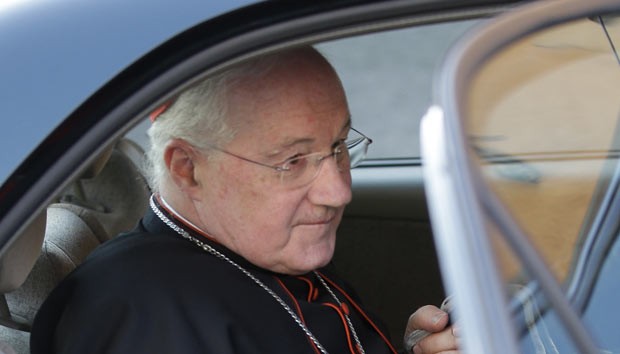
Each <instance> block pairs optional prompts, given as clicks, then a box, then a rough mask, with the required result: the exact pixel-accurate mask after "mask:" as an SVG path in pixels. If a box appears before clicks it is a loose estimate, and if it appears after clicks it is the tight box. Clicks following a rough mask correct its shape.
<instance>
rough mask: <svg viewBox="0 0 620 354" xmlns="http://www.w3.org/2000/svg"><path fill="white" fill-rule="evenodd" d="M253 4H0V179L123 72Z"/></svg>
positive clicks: (141, 0) (242, 0) (75, 0)
mask: <svg viewBox="0 0 620 354" xmlns="http://www.w3.org/2000/svg"><path fill="white" fill-rule="evenodd" d="M252 2H255V1H250V0H227V1H202V0H183V1H169V0H132V1H123V0H110V1H89V2H84V1H81V0H54V1H47V0H13V1H12V0H8V1H6V2H2V3H0V33H3V35H2V36H0V48H1V50H0V63H2V65H0V77H2V81H3V84H2V85H0V97H2V99H1V100H0V101H1V104H0V117H2V122H4V123H5V124H4V126H3V127H2V129H0V141H2V148H3V149H5V150H6V149H10V153H3V154H0V181H4V180H5V179H6V178H7V177H8V175H9V174H10V173H11V172H12V171H13V170H14V169H15V168H16V167H17V166H18V165H19V163H21V161H22V160H24V158H25V157H26V156H28V155H29V153H30V152H31V151H32V150H33V149H34V148H35V147H36V146H37V144H38V142H40V141H42V140H43V139H44V138H45V137H46V136H47V135H48V134H49V133H50V132H51V131H52V130H53V129H54V128H55V127H56V126H58V125H59V124H60V122H61V121H62V120H63V119H64V118H66V117H67V116H68V115H69V114H70V113H71V112H72V111H73V110H74V109H75V108H76V107H77V106H79V105H80V104H81V103H82V102H83V101H85V100H86V99H87V98H88V97H89V96H90V95H92V94H93V93H94V92H95V91H96V90H97V89H99V88H100V87H101V86H103V85H104V84H105V83H106V82H107V81H109V80H110V79H111V78H113V77H114V76H116V74H118V73H119V72H121V71H122V70H123V69H124V68H126V67H127V66H128V65H130V64H131V63H133V62H135V61H136V60H137V59H139V58H140V57H141V56H142V55H143V54H145V53H147V52H149V51H151V50H152V49H153V48H155V47H157V46H158V45H159V44H161V43H163V42H165V41H166V40H167V39H170V38H172V37H173V36H174V35H176V34H178V33H180V32H182V31H184V30H186V29H187V28H190V27H192V26H194V25H196V24H198V23H200V22H202V21H204V20H205V19H210V18H213V17H216V16H218V15H220V14H223V13H226V12H229V11H231V10H234V9H237V8H240V7H243V6H245V5H248V4H250V3H252Z"/></svg>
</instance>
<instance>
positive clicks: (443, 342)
mask: <svg viewBox="0 0 620 354" xmlns="http://www.w3.org/2000/svg"><path fill="white" fill-rule="evenodd" d="M448 323H449V316H448V313H447V312H444V311H442V310H440V309H438V308H437V307H435V306H432V305H426V306H423V307H420V308H419V309H418V310H417V311H416V312H414V313H413V314H412V315H411V316H410V317H409V321H408V322H407V329H406V330H405V342H407V338H408V337H409V338H410V335H411V334H412V332H414V331H416V330H423V331H426V332H429V333H430V334H429V335H428V336H427V337H425V338H423V339H421V340H419V341H418V342H417V343H416V344H415V345H414V346H413V348H411V347H410V348H406V349H407V350H409V351H410V352H413V353H415V354H438V353H441V354H458V350H457V337H456V335H455V329H454V327H453V326H450V327H446V326H447V325H448Z"/></svg>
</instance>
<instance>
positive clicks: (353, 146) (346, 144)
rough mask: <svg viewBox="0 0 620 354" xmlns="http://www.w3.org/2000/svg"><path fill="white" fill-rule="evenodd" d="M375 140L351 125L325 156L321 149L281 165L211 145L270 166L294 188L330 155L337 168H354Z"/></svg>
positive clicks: (315, 173)
mask: <svg viewBox="0 0 620 354" xmlns="http://www.w3.org/2000/svg"><path fill="white" fill-rule="evenodd" d="M371 143H372V139H370V138H369V137H367V136H366V135H364V134H362V133H361V132H359V131H358V130H356V129H354V128H351V129H350V130H349V136H348V137H347V139H346V140H341V141H339V142H337V143H336V144H335V145H334V147H333V148H332V151H331V152H330V153H329V154H327V155H324V154H323V153H321V152H314V153H310V154H306V155H300V156H295V157H292V158H290V159H287V160H286V161H284V162H283V163H281V164H279V165H268V164H264V163H262V162H258V161H254V160H250V159H248V158H245V157H243V156H239V155H237V154H233V153H232V152H229V151H226V150H224V149H220V148H219V147H217V146H212V145H208V147H209V148H211V149H213V150H217V151H220V152H223V153H225V154H227V155H230V156H234V157H236V158H238V159H241V160H243V161H246V162H251V163H253V164H255V165H258V166H263V167H268V168H271V169H273V170H275V171H276V172H278V174H279V177H280V182H281V183H282V185H285V186H288V187H291V188H295V187H301V186H304V185H306V184H308V183H310V182H312V181H313V180H314V179H315V178H316V176H318V174H319V171H320V170H321V166H322V165H323V164H322V162H323V161H324V160H326V159H327V158H328V157H334V160H335V161H336V164H337V166H338V170H340V171H345V170H348V169H351V168H354V167H356V166H358V165H359V164H360V162H362V161H363V160H364V158H366V153H367V152H368V145H370V144H371Z"/></svg>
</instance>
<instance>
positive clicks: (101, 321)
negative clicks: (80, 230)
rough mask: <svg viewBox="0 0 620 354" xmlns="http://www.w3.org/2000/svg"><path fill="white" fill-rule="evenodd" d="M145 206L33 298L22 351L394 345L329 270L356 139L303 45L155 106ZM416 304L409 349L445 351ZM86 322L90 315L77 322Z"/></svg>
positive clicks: (217, 353) (326, 76)
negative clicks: (414, 339)
mask: <svg viewBox="0 0 620 354" xmlns="http://www.w3.org/2000/svg"><path fill="white" fill-rule="evenodd" d="M153 119H154V122H153V125H152V127H151V129H150V131H149V135H150V138H151V143H152V150H151V151H150V153H149V159H150V162H151V174H150V184H151V187H152V188H153V191H154V195H153V197H152V198H151V201H150V205H151V210H150V211H149V213H147V215H145V217H144V218H143V219H142V221H141V222H140V224H139V225H138V226H137V227H136V229H135V230H133V231H132V232H130V233H128V234H124V235H121V236H119V237H117V238H116V239H114V240H112V241H110V242H108V243H106V244H104V245H103V246H102V247H100V248H99V249H97V250H96V251H95V252H94V253H93V255H92V256H91V257H89V259H88V260H87V261H86V262H85V263H84V264H83V265H82V266H80V267H79V268H78V269H77V271H76V272H74V273H73V274H72V275H70V276H69V277H68V278H67V279H66V280H65V281H64V282H63V283H62V284H61V285H60V286H59V287H58V288H57V289H56V290H55V291H54V292H53V293H52V294H51V295H50V297H49V298H48V300H47V301H46V303H45V304H44V305H43V306H42V308H41V310H40V312H39V314H38V316H37V319H36V321H35V325H34V328H33V334H32V353H34V354H38V353H76V354H77V353H79V354H83V353H89V354H92V353H132V354H135V353H214V354H226V353H270V354H276V353H369V354H370V353H395V350H394V348H393V347H392V346H391V344H390V342H389V340H388V338H387V337H386V335H385V334H384V332H383V331H382V328H381V327H382V326H381V323H380V322H379V321H378V320H377V319H375V318H374V317H373V316H372V315H371V314H369V313H367V312H366V311H365V310H364V309H363V307H362V306H361V305H360V304H359V302H358V299H357V297H356V296H355V294H354V293H353V292H352V291H351V289H350V288H349V287H348V286H347V285H346V283H344V282H343V281H342V280H341V279H340V278H339V277H338V276H337V275H336V274H334V273H333V272H332V270H331V269H330V267H329V263H330V260H331V258H332V255H333V252H334V245H335V242H336V229H337V227H338V225H339V223H340V220H341V218H342V214H343V210H344V207H345V205H346V204H347V203H348V202H349V201H350V200H351V175H350V168H351V165H352V164H355V163H356V162H357V161H359V159H360V158H363V156H364V155H365V153H366V148H367V145H368V144H369V143H370V141H369V140H368V138H366V137H365V136H363V135H362V134H361V133H359V132H357V131H355V130H354V129H353V128H352V126H351V119H350V115H349V111H348V106H347V101H346V98H345V95H344V91H343V89H342V85H341V83H340V81H339V79H338V77H337V75H336V73H335V72H334V70H333V68H332V67H331V66H330V65H329V63H328V62H327V61H326V60H325V59H324V58H323V57H322V56H321V55H320V54H319V53H318V52H316V51H315V50H314V49H312V48H307V47H304V48H298V49H293V50H288V51H284V52H279V53H276V54H271V55H268V56H263V57H261V58H258V59H253V60H250V61H247V62H244V63H242V64H239V65H237V66H236V67H234V68H232V69H229V70H227V71H225V72H223V73H220V74H218V75H216V76H213V77H210V78H209V79H207V80H205V81H203V82H201V83H200V84H198V85H196V86H195V87H193V88H191V89H190V90H188V91H186V92H184V93H183V94H181V95H180V96H179V97H178V98H177V99H176V100H175V101H174V102H171V103H170V104H167V105H165V106H164V107H162V108H161V109H159V110H158V112H157V114H156V115H154V116H153ZM447 321H448V318H447V315H446V313H444V312H442V311H440V310H439V309H437V308H435V307H432V306H426V307H423V308H421V309H420V310H419V311H418V312H416V314H414V315H412V316H411V318H410V321H409V326H408V328H409V330H413V329H424V330H427V331H429V332H436V333H433V334H432V335H431V336H429V337H427V338H425V339H423V340H422V341H421V342H420V343H419V344H418V345H416V346H415V347H414V348H413V351H414V352H415V353H418V354H419V353H435V352H442V353H449V352H450V350H454V352H456V351H455V350H456V349H455V348H456V346H455V338H454V336H453V333H452V331H451V329H450V328H447V329H444V327H445V326H446V324H447ZM87 324H88V325H87Z"/></svg>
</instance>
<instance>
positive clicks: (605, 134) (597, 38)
mask: <svg viewBox="0 0 620 354" xmlns="http://www.w3.org/2000/svg"><path fill="white" fill-rule="evenodd" d="M618 69H619V68H618V62H617V61H616V59H615V57H614V55H613V52H612V50H611V49H610V44H609V42H608V40H607V38H606V36H605V33H604V32H603V31H602V30H601V27H600V25H599V24H598V23H597V22H595V21H592V20H589V19H585V20H581V21H577V22H573V23H570V24H568V25H564V26H559V27H554V28H553V29H551V30H549V31H544V32H542V33H537V34H536V35H535V36H533V37H528V38H525V39H523V40H522V41H521V42H518V43H516V44H513V45H511V46H510V47H509V48H507V49H505V50H503V51H501V52H500V53H499V55H498V56H496V57H495V58H493V60H492V61H491V62H489V63H488V64H487V65H486V66H485V67H484V71H483V72H482V73H480V75H479V76H478V77H477V79H476V80H477V81H476V82H475V86H474V89H473V90H471V92H472V94H471V99H470V106H469V107H470V114H469V116H470V117H472V118H471V120H470V121H468V122H467V134H468V136H469V138H470V141H471V146H472V149H473V151H475V152H476V153H477V156H478V157H479V160H478V161H479V163H480V164H481V167H482V169H483V171H484V172H483V173H484V178H485V179H486V181H487V182H488V183H489V185H490V186H491V188H492V189H493V190H494V192H495V193H496V194H497V195H498V196H499V197H500V198H501V199H502V201H503V202H504V204H505V205H506V206H507V208H508V209H509V211H510V212H511V214H512V215H513V216H514V217H515V218H516V220H517V221H518V223H519V225H520V226H521V227H522V229H523V230H524V231H525V232H526V233H527V234H528V235H529V236H530V237H531V241H532V242H533V243H534V244H535V245H536V246H537V247H538V249H539V251H540V252H541V254H542V255H543V256H544V257H545V260H546V262H547V264H548V265H549V267H550V268H551V270H552V271H553V272H554V274H555V275H556V276H557V278H558V279H560V280H561V281H564V280H565V279H566V278H567V276H568V275H569V274H570V272H571V269H572V268H573V266H574V262H575V260H576V257H575V255H578V254H579V253H580V249H579V248H580V247H581V246H582V245H583V238H584V237H585V235H587V234H588V231H589V230H590V228H592V227H593V226H594V224H593V220H594V218H595V216H596V215H597V213H598V210H599V207H600V205H601V203H602V202H603V197H604V195H605V191H606V189H607V186H608V183H609V180H610V178H611V175H612V173H611V171H613V170H614V169H613V167H610V165H609V164H610V163H611V164H615V162H616V158H617V149H616V146H617V143H616V136H617V129H618V97H620V85H618V83H619V82H620V70H618Z"/></svg>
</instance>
